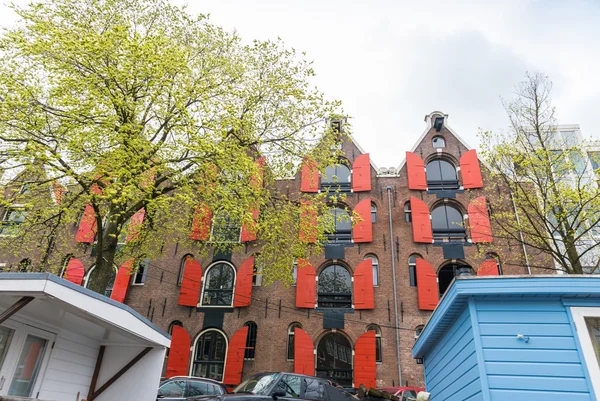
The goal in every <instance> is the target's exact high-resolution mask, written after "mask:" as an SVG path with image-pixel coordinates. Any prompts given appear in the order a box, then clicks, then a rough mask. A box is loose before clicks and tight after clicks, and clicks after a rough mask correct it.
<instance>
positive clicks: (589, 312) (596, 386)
mask: <svg viewBox="0 0 600 401" xmlns="http://www.w3.org/2000/svg"><path fill="white" fill-rule="evenodd" d="M571 315H572V316H573V322H574V323H575V329H576V330H577V336H578V337H579V343H580V344H581V352H582V353H583V358H584V361H581V362H585V364H586V365H587V368H588V372H589V374H590V383H591V385H592V388H591V389H590V390H593V391H594V394H596V399H598V400H600V361H598V360H597V359H596V353H595V352H594V346H593V345H592V339H591V338H590V335H589V331H588V328H587V325H586V324H585V320H584V319H585V318H586V317H597V318H600V307H581V306H577V307H575V306H574V307H571Z"/></svg>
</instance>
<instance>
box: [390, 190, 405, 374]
mask: <svg viewBox="0 0 600 401" xmlns="http://www.w3.org/2000/svg"><path fill="white" fill-rule="evenodd" d="M386 189H387V195H388V215H389V216H390V249H391V250H392V281H393V283H394V315H395V319H396V325H395V327H396V357H397V358H398V385H399V386H402V367H401V365H400V333H399V329H398V327H399V326H398V299H397V297H398V296H397V295H396V294H397V291H396V260H395V259H396V258H395V252H394V230H393V226H392V195H391V191H392V187H391V186H389V185H388V186H387V187H386Z"/></svg>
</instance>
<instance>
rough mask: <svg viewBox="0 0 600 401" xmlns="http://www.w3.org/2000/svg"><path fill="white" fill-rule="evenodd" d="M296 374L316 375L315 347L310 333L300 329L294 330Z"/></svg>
mask: <svg viewBox="0 0 600 401" xmlns="http://www.w3.org/2000/svg"><path fill="white" fill-rule="evenodd" d="M373 355H375V354H373ZM294 373H299V374H302V375H309V376H313V375H314V374H315V346H314V345H313V342H312V340H311V338H310V336H309V335H308V333H307V332H306V331H304V330H302V329H299V328H296V329H295V330H294Z"/></svg>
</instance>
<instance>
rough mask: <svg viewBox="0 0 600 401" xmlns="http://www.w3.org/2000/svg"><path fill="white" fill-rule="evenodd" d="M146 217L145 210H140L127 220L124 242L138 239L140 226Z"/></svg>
mask: <svg viewBox="0 0 600 401" xmlns="http://www.w3.org/2000/svg"><path fill="white" fill-rule="evenodd" d="M145 216H146V209H144V208H141V209H140V210H138V211H137V212H135V214H134V215H133V216H131V219H129V223H128V224H127V236H126V237H125V241H126V242H129V241H137V240H138V239H140V233H141V231H142V224H144V217H145Z"/></svg>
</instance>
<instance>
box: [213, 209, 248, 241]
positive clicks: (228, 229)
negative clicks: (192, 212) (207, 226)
mask: <svg viewBox="0 0 600 401" xmlns="http://www.w3.org/2000/svg"><path fill="white" fill-rule="evenodd" d="M241 233H242V223H241V221H240V219H238V218H236V217H234V216H232V215H231V214H230V213H226V212H225V211H224V210H219V211H217V212H216V213H215V215H214V216H213V221H212V231H211V241H212V242H223V243H234V242H240V235H241Z"/></svg>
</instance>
